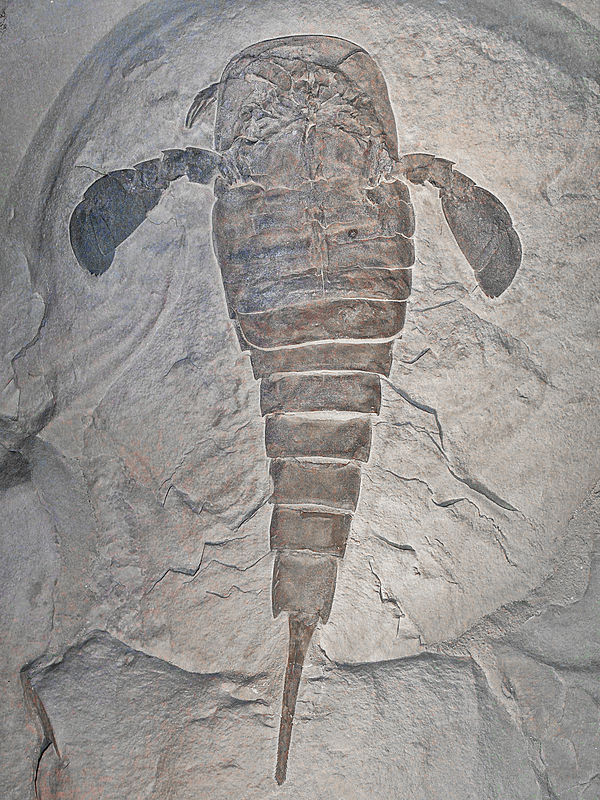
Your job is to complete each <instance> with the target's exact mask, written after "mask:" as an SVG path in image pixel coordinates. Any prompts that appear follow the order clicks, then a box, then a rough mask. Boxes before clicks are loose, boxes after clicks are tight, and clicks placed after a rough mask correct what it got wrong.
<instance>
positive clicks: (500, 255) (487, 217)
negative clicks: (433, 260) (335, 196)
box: [394, 153, 521, 297]
mask: <svg viewBox="0 0 600 800" xmlns="http://www.w3.org/2000/svg"><path fill="white" fill-rule="evenodd" d="M394 172H395V173H397V174H398V175H402V176H403V177H405V178H406V179H407V180H408V181H410V182H411V183H426V182H427V183H430V184H431V185H432V186H435V187H436V188H437V189H439V192H440V200H441V201H442V209H443V211H444V216H445V217H446V221H447V222H448V225H449V227H450V230H451V231H452V235H453V236H454V238H455V239H456V243H457V244H458V246H459V247H460V249H461V250H462V253H463V255H464V256H465V258H466V259H467V261H468V262H469V264H470V265H471V266H472V267H473V270H474V272H475V278H476V280H477V283H478V284H479V286H480V287H481V289H482V290H483V292H484V293H485V294H486V295H487V296H488V297H498V295H500V294H502V292H503V291H504V290H505V289H506V288H507V287H508V286H509V285H510V283H511V281H512V279H513V278H514V276H515V273H516V271H517V269H518V268H519V265H520V263H521V242H520V240H519V237H518V235H517V232H516V231H515V229H514V228H513V224H512V219H511V217H510V214H509V213H508V211H507V210H506V208H505V207H504V205H503V204H502V203H501V202H500V200H498V198H497V197H495V196H494V195H493V194H491V192H488V191H487V190H486V189H482V188H481V186H477V184H476V183H475V182H474V181H472V180H471V179H470V178H467V176H466V175H463V174H462V172H459V171H458V170H455V169H454V166H453V162H452V161H448V160H447V159H445V158H437V157H436V156H432V155H429V154H428V153H410V154H408V155H405V156H402V157H401V158H400V160H399V162H398V166H397V169H396V170H395V171H394Z"/></svg>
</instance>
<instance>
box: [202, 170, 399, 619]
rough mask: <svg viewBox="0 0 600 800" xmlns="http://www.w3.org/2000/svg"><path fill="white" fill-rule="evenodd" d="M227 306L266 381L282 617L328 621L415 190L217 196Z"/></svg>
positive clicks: (393, 331) (329, 187)
mask: <svg viewBox="0 0 600 800" xmlns="http://www.w3.org/2000/svg"><path fill="white" fill-rule="evenodd" d="M216 194H217V202H216V204H215V207H214V211H213V235H214V242H215V249H216V251H217V256H218V260H219V264H220V267H221V272H222V276H223V285H224V288H225V293H226V298H227V303H228V306H229V311H230V314H231V316H232V317H233V318H234V320H235V322H236V325H237V328H238V333H239V335H240V340H241V342H242V345H243V346H244V347H245V348H246V349H247V350H248V351H249V354H250V358H251V363H252V368H253V371H254V374H255V376H256V377H257V378H259V379H260V380H261V392H260V405H261V413H262V414H263V416H264V417H265V446H266V452H267V456H268V457H269V458H270V459H271V478H272V481H273V494H272V497H271V502H272V504H273V513H272V518H271V529H270V544H271V548H272V549H273V550H274V551H275V566H274V572H273V587H272V603H273V613H274V615H275V616H277V615H278V614H279V613H281V612H282V611H286V612H288V613H290V614H292V615H294V614H296V615H297V614H303V615H306V617H307V618H310V619H321V620H322V621H323V622H326V621H327V619H328V617H329V613H330V610H331V605H332V602H333V595H334V591H335V582H336V574H337V565H338V563H339V560H340V559H341V558H342V557H343V555H344V552H345V548H346V543H347V539H348V534H349V531H350V526H351V522H352V514H353V513H354V511H355V509H356V505H357V502H358V497H359V493H360V465H361V463H364V462H366V461H368V459H369V455H370V451H371V436H372V424H371V421H372V418H373V415H375V414H378V413H379V410H380V406H381V385H380V375H387V374H388V373H389V370H390V366H391V358H392V354H391V348H392V342H393V339H394V338H395V337H396V336H398V334H399V333H400V331H401V330H402V327H403V324H404V318H405V311H406V301H407V299H408V296H409V294H410V285H411V271H412V269H411V268H412V264H413V261H414V248H413V243H412V238H411V237H412V234H413V231H414V221H413V213H412V207H411V205H410V200H409V196H408V191H407V189H406V186H405V185H404V184H403V183H402V182H401V181H392V182H386V181H384V180H380V181H379V182H378V183H375V184H374V185H372V184H369V183H368V182H366V181H362V180H359V179H358V178H356V177H352V176H351V175H349V174H348V173H347V172H346V173H345V174H344V173H342V175H341V177H339V178H338V179H332V178H329V179H328V180H327V181H325V180H319V179H315V180H312V179H310V178H307V179H306V180H304V181H299V182H297V184H296V185H295V187H294V188H288V189H284V188H280V187H276V186H270V188H264V187H263V185H262V184H261V183H260V182H259V181H258V179H256V180H255V181H251V182H247V183H242V184H234V185H226V184H225V183H222V184H221V185H220V186H218V187H217V191H216Z"/></svg>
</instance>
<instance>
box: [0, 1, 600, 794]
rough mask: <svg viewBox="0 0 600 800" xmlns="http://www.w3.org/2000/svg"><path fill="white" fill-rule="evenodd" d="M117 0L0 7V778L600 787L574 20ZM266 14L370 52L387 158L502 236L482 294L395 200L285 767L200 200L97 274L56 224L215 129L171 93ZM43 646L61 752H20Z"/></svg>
mask: <svg viewBox="0 0 600 800" xmlns="http://www.w3.org/2000/svg"><path fill="white" fill-rule="evenodd" d="M141 5H142V4H141V3H140V2H135V0H132V1H131V2H127V3H123V2H120V3H113V2H108V0H105V2H100V3H98V2H96V3H90V2H77V3H73V2H59V0H55V2H54V3H40V2H33V3H18V2H13V3H9V4H8V5H7V6H6V10H5V15H4V17H2V19H3V26H2V27H3V30H2V31H0V56H1V58H2V79H1V80H2V91H3V105H2V109H1V113H2V131H3V137H2V143H1V148H2V150H1V152H0V156H1V163H2V174H3V176H5V178H6V179H5V180H4V182H3V187H2V192H3V194H2V198H6V200H7V203H6V206H5V211H4V216H3V219H2V227H3V237H2V271H1V276H0V279H1V287H2V296H1V301H0V308H1V309H2V312H1V315H0V342H1V344H2V347H1V351H2V360H1V362H0V432H1V434H2V439H1V442H2V450H1V453H2V456H1V458H0V460H1V462H2V467H1V472H0V494H1V495H2V499H1V502H2V514H1V519H0V527H1V529H2V549H3V559H2V584H1V585H2V591H1V593H0V597H1V599H2V609H3V610H2V628H3V633H2V640H3V641H4V642H8V643H9V645H8V646H5V647H4V649H3V650H4V652H3V667H2V676H3V683H4V687H5V690H6V697H7V703H6V704H5V710H4V711H3V713H2V715H1V720H0V726H1V728H2V731H1V735H0V742H1V744H0V748H1V751H2V752H1V757H0V762H1V764H2V767H1V770H2V774H1V777H0V794H1V795H2V797H6V798H10V800H13V798H14V799H15V800H16V799H17V798H18V800H22V798H29V797H33V796H35V795H34V791H35V788H34V783H35V781H34V777H35V774H36V772H37V778H38V780H37V790H38V794H39V796H40V797H43V798H48V799H49V798H55V797H72V798H77V800H80V798H84V797H87V796H94V797H96V796H97V797H99V798H100V797H101V798H106V799H107V800H108V798H111V799H112V798H117V797H122V796H131V797H137V796H139V797H153V798H157V799H158V798H164V797H169V796H171V797H173V798H187V797H198V796H199V793H200V796H202V792H203V793H204V796H206V797H209V798H211V800H213V798H219V797H227V798H230V797H239V798H242V797H244V798H245V797H248V798H250V797H257V798H258V797H261V798H265V797H276V796H280V795H281V796H289V797H294V798H302V797H307V798H308V797H322V798H329V797H332V798H333V797H336V798H339V797H341V798H344V800H350V798H355V797H356V798H363V797H365V798H366V797H369V798H384V797H385V798H387V797H390V796H393V797H398V798H423V800H424V798H436V799H437V798H442V797H449V798H453V797H456V798H457V800H458V798H461V799H462V798H471V797H472V798H473V800H475V799H476V798H490V800H491V799H492V798H494V799H497V800H507V798H511V800H512V799H513V798H514V800H517V799H519V800H520V798H522V799H523V800H534V799H535V800H536V799H537V798H544V800H556V799H557V798H558V800H595V798H597V797H598V796H599V795H600V782H599V778H598V775H599V774H600V757H599V749H598V748H599V746H600V745H599V742H598V697H599V686H598V665H599V658H600V654H599V643H598V614H597V604H598V592H599V591H600V587H599V585H598V579H597V574H596V573H597V555H596V556H594V557H593V558H592V552H595V551H594V543H593V540H594V537H595V536H596V535H597V530H598V514H599V507H598V495H597V493H596V494H595V493H594V486H595V484H596V482H597V480H598V434H597V431H598V423H599V419H598V418H599V414H598V405H599V402H598V336H597V323H598V283H597V280H598V278H597V268H598V218H599V214H598V211H599V208H598V206H599V202H598V201H599V190H598V175H599V159H598V129H599V125H598V114H599V108H598V96H599V87H598V75H599V74H600V71H599V70H598V31H597V29H595V28H594V27H593V25H594V24H598V19H597V17H598V14H597V9H595V7H594V6H593V4H591V3H584V2H578V3H574V2H572V3H569V4H568V8H567V7H566V6H561V5H559V4H557V3H550V2H541V1H539V2H535V3H530V4H527V7H526V8H523V7H522V4H521V3H517V2H516V1H515V2H514V3H513V2H509V3H504V4H501V5H499V4H495V3H491V2H490V3H487V2H478V3H475V2H470V3H459V2H447V3H435V2H430V1H429V0H415V2H411V3H399V2H382V1H381V2H378V3H373V4H371V3H361V2H358V0H352V1H351V2H347V1H346V2H331V0H317V2H308V0H302V1H301V2H293V3H292V2H289V3H288V2H284V3H282V2H274V1H273V0H261V2H254V3H243V2H237V1H236V2H227V3H214V4H209V3H206V4H201V3H190V2H183V1H182V0H180V2H175V1H173V2H164V1H162V2H152V3H149V4H147V5H144V6H143V7H142V8H140V9H139V10H138V12H137V13H135V14H133V16H131V17H129V18H128V19H126V20H125V21H123V22H122V23H121V24H120V25H117V23H119V21H120V20H121V19H122V17H123V16H124V15H125V14H126V13H127V12H128V11H135V9H136V8H138V6H141ZM114 25H117V27H115V28H114V31H113V32H112V33H109V31H111V29H112V28H113V26H114ZM291 33H327V34H330V35H338V36H343V37H346V38H349V39H351V40H353V41H357V42H358V43H359V44H361V45H362V46H364V47H365V48H366V49H367V50H368V51H369V52H370V53H371V55H372V56H373V57H374V58H375V59H376V61H377V63H378V64H379V65H380V66H381V68H382V70H383V73H384V75H385V76H386V79H387V82H388V86H389V91H390V98H391V101H392V105H393V107H394V110H395V113H396V119H397V124H398V131H399V138H400V141H401V150H403V151H405V152H411V151H415V150H422V151H426V152H432V153H435V154H437V155H440V156H443V157H447V158H450V159H452V160H455V161H456V162H457V166H458V167H459V168H460V169H461V170H462V171H464V172H465V173H466V174H468V175H469V176H470V177H472V178H473V179H475V180H477V181H478V182H479V183H480V184H481V185H482V186H484V187H486V188H488V189H490V190H491V191H493V192H494V193H495V194H497V195H498V196H499V197H500V198H501V199H502V200H503V202H505V204H506V205H507V207H508V208H509V210H510V212H511V215H512V217H513V220H514V223H515V227H516V228H517V230H518V232H519V234H520V236H521V239H522V242H523V250H524V258H523V265H522V267H521V269H520V271H519V273H517V276H516V278H515V281H514V283H513V285H512V286H511V287H510V288H509V290H508V291H507V292H506V294H505V295H504V296H503V298H502V299H501V300H499V301H496V302H494V303H490V302H488V301H485V300H484V298H483V297H482V296H481V294H480V293H479V292H478V291H477V290H476V289H475V281H474V279H473V277H472V274H471V272H470V270H469V268H468V266H467V265H466V262H465V261H464V259H463V257H462V255H461V254H460V252H459V251H458V249H457V247H456V245H455V243H454V241H453V239H452V237H451V235H450V233H449V231H448V229H447V226H446V223H445V221H444V219H443V216H442V214H441V211H440V208H439V203H438V201H437V198H436V196H435V192H434V191H433V190H431V189H426V188H417V189H415V190H413V191H412V196H413V201H414V204H415V208H416V212H417V240H416V241H417V263H416V269H415V278H414V288H413V296H412V298H411V302H410V305H409V312H408V320H407V325H406V327H405V329H404V334H403V338H402V340H401V341H399V342H397V344H396V346H395V363H394V368H393V371H392V374H391V375H390V381H389V383H387V384H386V383H384V386H383V408H382V413H381V415H380V417H379V418H378V420H377V421H376V425H375V437H374V448H373V452H372V455H371V459H370V462H369V464H368V466H367V467H366V468H365V469H364V476H363V486H362V493H361V500H360V504H359V508H358V512H357V515H356V519H355V521H354V523H353V528H352V534H351V539H350V541H349V544H348V549H347V554H346V557H345V559H344V562H343V566H342V569H341V570H340V575H339V580H338V587H337V592H336V597H335V601H334V607H333V612H332V616H331V620H330V622H329V623H328V625H327V626H326V627H324V628H322V629H321V630H320V631H319V632H318V634H317V636H316V638H315V641H314V645H313V647H312V650H311V653H310V654H309V659H308V662H309V663H308V664H307V669H306V680H305V682H304V683H303V685H302V687H301V694H300V699H299V704H298V714H297V717H298V722H297V725H296V730H295V733H294V737H293V741H292V750H291V755H290V770H289V778H288V783H287V784H286V785H285V787H284V788H283V789H277V788H276V786H275V784H274V783H273V780H272V768H273V761H274V754H275V746H276V745H275V741H276V733H277V724H278V714H279V703H280V691H281V672H282V669H283V664H284V660H285V649H286V630H285V628H286V623H285V620H284V619H278V620H276V621H273V620H272V618H271V610H270V579H271V564H272V562H271V556H270V554H269V551H268V524H269V506H268V505H267V503H266V501H267V498H268V494H269V481H268V474H267V460H266V458H265V453H264V444H263V422H262V419H261V417H260V413H259V405H258V386H257V384H256V383H255V382H254V380H253V379H252V375H251V370H250V367H249V364H248V361H247V357H246V356H244V355H242V354H241V353H240V352H239V349H238V345H237V340H236V338H235V335H234V333H233V331H232V329H231V327H230V325H229V323H228V320H227V316H226V311H225V304H224V297H223V292H222V289H221V286H220V278H219V273H218V267H217V264H216V261H215V259H214V255H213V253H212V249H211V243H210V226H209V223H208V218H209V212H210V207H211V203H212V193H211V191H210V189H209V188H207V187H200V186H196V185H191V184H188V183H186V182H183V183H181V182H180V183H178V184H176V185H174V186H173V187H171V188H170V189H169V191H168V192H167V194H166V196H165V197H164V198H163V201H162V202H161V204H160V205H159V206H158V207H157V209H155V210H154V211H153V212H152V213H151V215H150V217H149V220H148V221H147V222H146V223H145V224H144V225H143V226H141V227H140V228H139V229H138V230H137V231H136V232H135V234H134V235H133V236H132V237H131V239H130V240H128V242H126V243H125V244H124V245H122V246H121V247H120V248H119V250H118V254H117V257H116V259H115V262H114V264H113V266H112V267H111V268H110V270H109V271H108V272H107V273H106V274H105V275H104V276H102V278H101V279H96V278H93V277H92V276H90V275H87V274H86V273H84V272H83V271H82V270H81V269H80V267H79V266H78V264H77V262H76V261H75V259H74V257H73V255H72V253H71V251H70V247H69V242H68V233H67V224H68V219H69V215H70V213H71V211H72V209H73V207H74V206H75V205H76V203H77V202H78V200H79V199H80V197H81V195H82V193H83V191H84V190H85V188H86V187H87V186H88V185H89V183H90V182H91V181H93V180H94V178H95V177H96V175H97V173H96V172H95V170H100V171H109V170H111V169H117V168H121V167H127V166H131V165H132V164H134V163H137V162H138V161H141V160H143V159H146V158H150V157H153V156H155V155H158V154H159V153H160V150H161V149H163V148H166V147H173V146H187V145H190V144H194V145H198V146H210V145H211V119H210V116H209V117H207V118H206V119H205V120H203V122H202V124H201V125H200V126H198V127H197V128H195V129H194V130H193V131H191V132H190V131H186V130H185V129H184V128H183V119H184V115H185V111H186V109H187V107H188V105H189V102H190V100H191V98H192V97H193V96H194V94H195V92H196V91H197V90H198V89H199V88H201V87H202V86H204V85H206V84H207V83H210V82H211V81H213V80H217V79H218V77H219V75H220V72H221V70H222V69H223V67H224V66H225V64H226V63H227V61H228V60H229V58H230V57H231V56H233V55H235V54H236V53H237V52H238V51H239V50H241V49H242V48H243V47H244V46H246V45H248V44H251V43H252V42H255V41H258V40H260V39H264V38H269V37H272V36H280V35H287V34H291ZM105 34H108V37H107V38H106V39H104V40H103V41H102V42H100V40H101V38H102V36H104V35H105ZM99 42H100V44H98V43H99ZM96 45H98V47H97V49H96V50H94V51H93V48H94V47H95V46H96ZM92 51H93V52H92ZM90 53H91V55H90V56H89V57H88V60H87V61H86V62H84V63H83V64H82V65H81V66H78V65H79V63H80V62H81V60H82V59H83V58H84V57H86V56H88V54H90ZM75 68H77V72H76V74H75V76H74V77H73V78H72V79H71V80H69V75H70V73H71V72H72V71H73V70H74V69H75ZM61 90H62V93H61ZM46 112H48V113H47V116H46ZM38 126H39V128H38ZM36 131H37V132H36ZM29 145H30V147H29V150H28V151H27V153H26V148H27V147H28V146H29ZM19 164H20V166H19ZM11 183H12V186H11V188H9V185H10V184H11ZM424 351H425V352H424ZM421 353H423V355H421V357H419V358H417V356H419V355H420V354H421ZM415 359H416V360H415ZM411 361H412V362H413V363H410V362H411ZM425 407H426V408H429V409H435V410H436V414H437V422H439V426H438V424H437V422H436V418H435V415H434V414H433V413H431V412H428V411H426V410H423V409H424V408H425ZM440 431H441V433H440ZM15 453H17V455H15ZM510 509H516V510H510ZM98 630H99V631H101V633H99V634H96V633H92V632H93V631H98ZM90 635H91V637H92V638H91V639H88V640H87V643H85V641H86V637H88V636H90ZM69 648H70V649H69ZM65 653H66V655H65ZM40 657H41V658H42V662H41V663H38V665H37V666H36V669H35V673H34V677H32V683H33V684H34V687H35V689H36V691H37V693H38V695H39V697H40V698H41V701H42V702H43V703H44V705H45V707H46V710H47V712H48V715H49V718H50V722H51V725H52V727H53V730H54V734H55V737H56V741H57V744H58V747H59V750H60V749H62V750H64V752H61V756H63V757H64V759H65V760H64V761H63V762H59V761H58V756H57V755H56V753H55V751H54V748H53V747H52V746H51V747H50V748H48V749H47V750H46V751H45V753H44V755H43V758H42V759H41V761H40V762H39V769H38V759H39V756H40V752H41V747H42V733H41V728H40V727H39V722H38V721H37V720H36V715H35V714H34V713H32V712H31V709H29V710H28V709H26V708H25V707H24V705H23V700H22V697H23V694H22V689H21V685H20V682H19V669H20V667H21V666H23V665H24V664H25V663H26V662H29V661H31V660H32V659H37V658H40ZM156 659H158V660H156ZM53 661H57V663H58V666H57V667H56V668H53V669H47V668H46V667H45V666H44V665H45V664H48V663H51V662H53ZM209 675H210V676H211V677H208V676H209ZM115 697H118V702H116V701H115ZM157 708H160V713H157ZM131 753H134V754H135V758H131V757H130V755H129V754H131ZM90 791H92V792H93V791H95V792H96V794H95V795H90ZM60 792H62V795H61V794H60ZM98 792H101V794H98ZM169 792H171V794H169ZM69 793H70V794H69ZM136 793H137V794H136Z"/></svg>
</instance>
